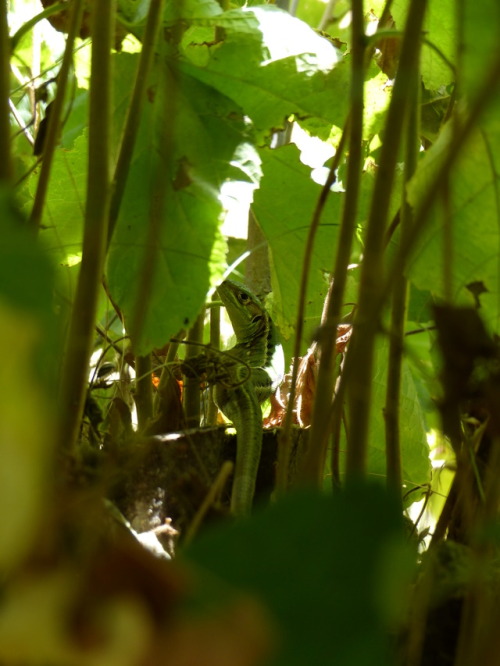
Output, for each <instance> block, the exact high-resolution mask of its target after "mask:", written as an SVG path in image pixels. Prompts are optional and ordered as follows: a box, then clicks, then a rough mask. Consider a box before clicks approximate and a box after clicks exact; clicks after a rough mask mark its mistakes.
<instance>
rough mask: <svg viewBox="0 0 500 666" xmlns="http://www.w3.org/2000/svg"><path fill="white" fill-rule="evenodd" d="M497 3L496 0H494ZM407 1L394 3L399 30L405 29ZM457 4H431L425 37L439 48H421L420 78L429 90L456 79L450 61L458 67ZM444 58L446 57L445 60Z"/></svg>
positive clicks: (442, 0) (446, 1)
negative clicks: (456, 61)
mask: <svg viewBox="0 0 500 666" xmlns="http://www.w3.org/2000/svg"><path fill="white" fill-rule="evenodd" d="M492 2H494V0H492ZM408 5H409V3H408V0H394V3H393V4H392V6H391V13H392V15H393V17H394V20H395V21H396V26H397V28H398V29H399V30H402V29H403V28H404V24H405V22H406V15H407V11H408ZM456 12H457V9H456V2H455V0H439V2H428V3H427V12H426V17H425V23H424V30H425V31H426V34H425V36H426V38H427V41H428V42H431V43H432V44H433V45H434V46H435V47H436V48H437V49H438V51H436V49H435V48H432V47H431V46H429V44H425V43H424V44H423V45H422V57H421V64H420V66H421V75H422V79H423V81H424V84H425V86H426V88H429V89H430V90H437V89H438V88H440V87H441V86H446V85H448V84H449V83H451V82H453V81H454V80H455V78H456V77H455V74H454V72H453V70H452V68H451V67H450V66H449V64H448V63H447V61H449V62H450V63H452V64H455V60H456V42H457V28H456ZM443 56H444V57H443Z"/></svg>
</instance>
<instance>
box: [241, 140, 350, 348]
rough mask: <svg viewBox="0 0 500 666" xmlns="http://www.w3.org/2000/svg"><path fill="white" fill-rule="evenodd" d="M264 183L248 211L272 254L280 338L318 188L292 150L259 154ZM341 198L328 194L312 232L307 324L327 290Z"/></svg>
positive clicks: (289, 324)
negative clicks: (313, 234) (320, 221)
mask: <svg viewBox="0 0 500 666" xmlns="http://www.w3.org/2000/svg"><path fill="white" fill-rule="evenodd" d="M261 156H262V171H263V178H262V182H261V187H260V189H259V190H257V191H256V193H255V196H254V204H253V211H254V214H255V216H256V218H257V221H258V223H259V225H260V227H261V228H262V230H263V232H264V234H265V236H266V238H267V241H268V243H269V247H270V250H271V256H272V264H273V273H274V284H273V288H274V293H275V294H276V295H279V298H278V299H277V300H278V302H280V304H281V310H280V312H279V313H277V317H276V321H277V323H278V325H279V326H280V328H281V330H282V332H283V333H284V335H285V337H289V335H290V334H291V333H292V332H293V326H294V325H295V318H296V316H297V309H296V303H297V298H298V294H299V287H300V276H301V270H302V263H303V259H304V247H305V243H306V238H307V234H308V230H309V226H310V224H311V218H312V215H313V211H314V207H315V205H316V202H317V200H318V197H319V195H320V192H321V186H320V185H318V184H316V183H315V182H314V181H313V180H312V178H311V170H310V168H309V167H306V166H305V165H304V164H302V163H301V161H300V156H299V151H298V149H297V147H296V146H295V145H288V146H284V147H282V148H278V149H275V150H270V149H266V150H262V151H261ZM342 197H343V195H342V193H340V192H331V193H330V196H329V197H328V199H327V203H326V206H325V209H324V212H323V217H322V223H321V225H320V227H319V229H318V231H317V236H316V242H315V245H314V251H313V255H312V263H311V270H310V273H309V291H308V309H307V315H306V317H307V319H308V323H309V324H310V326H313V325H317V324H318V323H319V319H318V318H319V316H320V314H321V310H322V307H323V300H324V296H325V295H326V290H327V286H328V285H327V281H326V280H325V274H327V273H329V272H330V271H331V270H332V267H333V262H334V257H335V245H336V240H337V234H338V225H339V222H340V213H341V204H342Z"/></svg>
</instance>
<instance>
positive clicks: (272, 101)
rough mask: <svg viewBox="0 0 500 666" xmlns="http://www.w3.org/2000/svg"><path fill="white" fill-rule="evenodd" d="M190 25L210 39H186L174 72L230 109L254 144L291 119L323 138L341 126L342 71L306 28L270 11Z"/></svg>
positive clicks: (246, 11) (331, 51)
mask: <svg viewBox="0 0 500 666" xmlns="http://www.w3.org/2000/svg"><path fill="white" fill-rule="evenodd" d="M197 24H198V25H203V26H205V27H207V28H211V30H212V32H211V33H208V34H206V33H198V32H196V31H193V32H191V33H189V32H188V34H187V37H186V38H185V39H184V42H183V46H184V48H183V60H182V61H181V67H182V70H183V71H184V72H187V73H189V74H190V75H191V76H194V77H196V78H198V79H200V80H201V81H204V82H205V83H207V84H209V85H211V86H213V87H214V88H216V89H217V90H219V91H220V92H222V93H223V94H224V95H227V96H228V97H230V98H231V99H233V100H234V101H235V102H237V103H238V104H239V105H240V106H241V107H242V108H243V109H244V110H245V113H246V114H247V115H248V116H249V117H250V118H252V120H253V122H254V125H255V128H256V131H257V133H258V135H259V136H260V137H261V140H262V139H263V137H265V136H267V135H269V133H270V132H271V131H272V130H273V129H278V128H280V127H283V123H284V121H285V119H286V118H287V117H288V116H290V115H291V114H295V115H296V116H297V117H299V118H301V119H310V120H311V119H313V120H314V121H315V122H316V124H317V126H318V131H320V129H321V128H322V132H323V134H325V135H326V136H327V135H328V129H329V127H330V126H331V125H332V124H337V125H342V124H343V122H344V119H345V115H346V111H347V98H348V82H347V77H346V72H345V68H346V66H345V64H343V63H342V62H340V63H339V56H338V52H337V50H336V49H335V47H334V46H333V45H332V44H331V43H330V42H329V41H328V40H327V39H325V38H323V37H321V36H320V35H318V34H317V33H315V32H314V31H313V30H312V29H311V28H309V26H308V25H307V24H306V23H303V22H302V21H300V20H299V19H296V18H293V17H292V16H290V15H289V14H288V13H287V12H283V11H281V10H279V9H277V8H275V7H274V6H272V5H270V6H262V7H253V8H243V9H237V10H232V11H229V12H226V13H225V14H222V15H221V16H217V17H215V18H214V19H213V20H211V21H198V22H197ZM216 28H217V29H218V30H219V32H217V30H216ZM220 30H222V31H223V37H220V36H219V35H220ZM210 35H211V40H210Z"/></svg>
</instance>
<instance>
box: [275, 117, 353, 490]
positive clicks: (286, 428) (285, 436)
mask: <svg viewBox="0 0 500 666" xmlns="http://www.w3.org/2000/svg"><path fill="white" fill-rule="evenodd" d="M347 127H348V122H346V124H345V125H344V131H343V132H342V136H341V137H340V141H339V145H338V146H337V150H336V152H335V155H334V157H333V161H332V165H331V167H330V173H329V174H328V178H327V180H326V183H325V185H324V186H323V189H322V190H321V193H320V195H319V198H318V201H317V203H316V208H315V209H314V213H313V217H312V220H311V224H310V226H309V232H308V235H307V240H306V247H305V250H304V260H303V262H302V273H301V277H300V291H299V299H298V306H297V319H296V323H295V338H294V347H293V353H292V358H293V365H292V378H291V381H290V391H289V393H288V402H287V408H286V411H285V418H284V420H283V426H282V430H281V432H280V434H279V436H278V471H277V480H276V486H277V490H278V492H284V491H285V489H286V485H287V480H288V472H287V470H288V466H289V456H290V445H291V428H292V420H293V409H294V403H295V394H296V388H297V377H298V371H299V357H300V349H301V345H302V335H303V329H304V313H305V307H306V296H307V284H308V279H309V271H310V267H311V260H312V252H313V248H314V241H315V238H316V232H317V230H318V227H319V224H320V222H321V215H322V213H323V209H324V207H325V204H326V200H327V198H328V194H329V192H330V188H331V186H332V185H333V183H334V182H335V180H336V177H337V176H336V172H337V169H338V166H339V164H340V159H341V157H342V155H343V152H344V144H345V140H346V136H347Z"/></svg>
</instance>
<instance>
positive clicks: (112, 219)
mask: <svg viewBox="0 0 500 666" xmlns="http://www.w3.org/2000/svg"><path fill="white" fill-rule="evenodd" d="M163 3H164V0H151V4H150V5H149V11H148V17H147V20H146V27H145V29H144V36H143V40H142V51H141V55H140V59H139V65H138V67H137V75H136V78H135V83H134V90H133V91H132V98H131V100H130V104H129V107H128V111H127V119H126V121H125V127H124V130H123V136H122V140H121V145H120V153H119V155H118V160H117V162H116V169H115V173H114V177H113V195H112V198H111V204H110V212H109V229H108V246H109V243H110V242H111V238H112V236H113V231H114V228H115V226H116V221H117V219H118V214H119V212H120V205H121V202H122V198H123V193H124V191H125V185H126V183H127V176H128V171H129V168H130V162H131V160H132V155H133V152H134V146H135V141H136V138H137V132H138V131H139V125H140V118H141V112H142V108H143V106H144V101H145V99H146V87H147V85H148V77H149V71H150V69H151V64H152V62H153V57H154V52H155V46H156V40H157V37H158V30H159V27H160V23H161V21H160V17H161V15H162V12H163Z"/></svg>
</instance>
